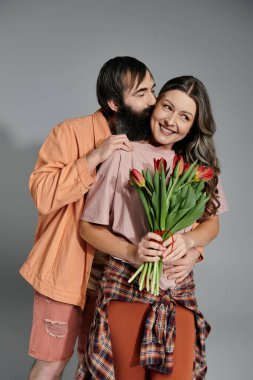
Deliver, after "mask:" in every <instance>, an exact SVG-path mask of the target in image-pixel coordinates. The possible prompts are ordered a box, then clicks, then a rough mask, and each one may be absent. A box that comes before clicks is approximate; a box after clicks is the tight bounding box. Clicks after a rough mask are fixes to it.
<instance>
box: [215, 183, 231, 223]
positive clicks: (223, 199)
mask: <svg viewBox="0 0 253 380" xmlns="http://www.w3.org/2000/svg"><path fill="white" fill-rule="evenodd" d="M217 190H218V196H219V201H220V207H219V208H218V210H217V215H220V214H222V213H223V212H226V211H228V210H229V207H228V203H227V199H226V196H225V193H224V189H223V186H222V183H221V179H220V177H218V185H217Z"/></svg>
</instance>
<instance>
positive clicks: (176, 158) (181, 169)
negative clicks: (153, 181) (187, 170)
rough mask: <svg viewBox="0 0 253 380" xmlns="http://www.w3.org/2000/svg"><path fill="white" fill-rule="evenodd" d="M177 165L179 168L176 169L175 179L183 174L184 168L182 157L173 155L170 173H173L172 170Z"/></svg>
mask: <svg viewBox="0 0 253 380" xmlns="http://www.w3.org/2000/svg"><path fill="white" fill-rule="evenodd" d="M178 163H179V166H178V169H177V173H175V177H178V176H180V175H181V174H182V173H183V172H184V166H185V164H184V159H183V157H182V156H177V155H175V157H174V160H173V169H172V171H174V169H175V167H176V166H177V165H178Z"/></svg>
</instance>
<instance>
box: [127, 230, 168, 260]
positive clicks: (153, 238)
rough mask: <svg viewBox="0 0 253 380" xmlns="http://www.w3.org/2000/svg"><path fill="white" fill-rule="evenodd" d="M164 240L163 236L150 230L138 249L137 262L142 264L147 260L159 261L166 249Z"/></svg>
mask: <svg viewBox="0 0 253 380" xmlns="http://www.w3.org/2000/svg"><path fill="white" fill-rule="evenodd" d="M162 241H163V239H162V238H161V236H159V235H157V234H155V233H153V232H149V233H147V234H146V235H145V236H143V238H142V239H141V241H140V242H139V244H138V247H137V250H136V255H135V258H134V259H135V260H134V261H135V263H136V264H142V263H144V262H147V261H148V262H151V263H154V262H155V261H158V260H159V258H160V257H161V256H162V253H163V252H164V251H165V250H166V248H165V247H163V246H162V244H161V243H162Z"/></svg>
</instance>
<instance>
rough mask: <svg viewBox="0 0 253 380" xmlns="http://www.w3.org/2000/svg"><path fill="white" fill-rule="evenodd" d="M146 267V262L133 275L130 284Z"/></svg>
mask: <svg viewBox="0 0 253 380" xmlns="http://www.w3.org/2000/svg"><path fill="white" fill-rule="evenodd" d="M143 267H144V264H142V265H141V266H140V267H139V268H138V269H137V271H136V272H135V273H134V274H133V275H132V277H131V278H130V279H129V280H128V282H129V284H130V283H131V282H132V281H133V280H134V279H135V277H137V276H138V274H139V273H140V272H141V271H142V269H143Z"/></svg>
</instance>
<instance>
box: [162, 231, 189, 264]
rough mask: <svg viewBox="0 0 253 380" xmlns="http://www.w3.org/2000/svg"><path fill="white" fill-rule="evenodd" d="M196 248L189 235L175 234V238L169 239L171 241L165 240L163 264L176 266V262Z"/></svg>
mask: <svg viewBox="0 0 253 380" xmlns="http://www.w3.org/2000/svg"><path fill="white" fill-rule="evenodd" d="M173 240H174V244H173ZM194 246H195V244H194V240H193V239H192V238H190V237H188V236H187V233H185V234H181V233H175V234H174V235H173V237H169V239H167V240H165V242H164V243H163V247H165V248H166V250H165V251H164V252H163V259H162V262H163V263H164V264H169V265H170V264H173V265H174V263H175V261H177V260H179V259H181V258H182V257H184V256H185V255H186V253H187V252H188V251H189V249H191V248H193V247H194ZM172 247H173V249H172Z"/></svg>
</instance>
